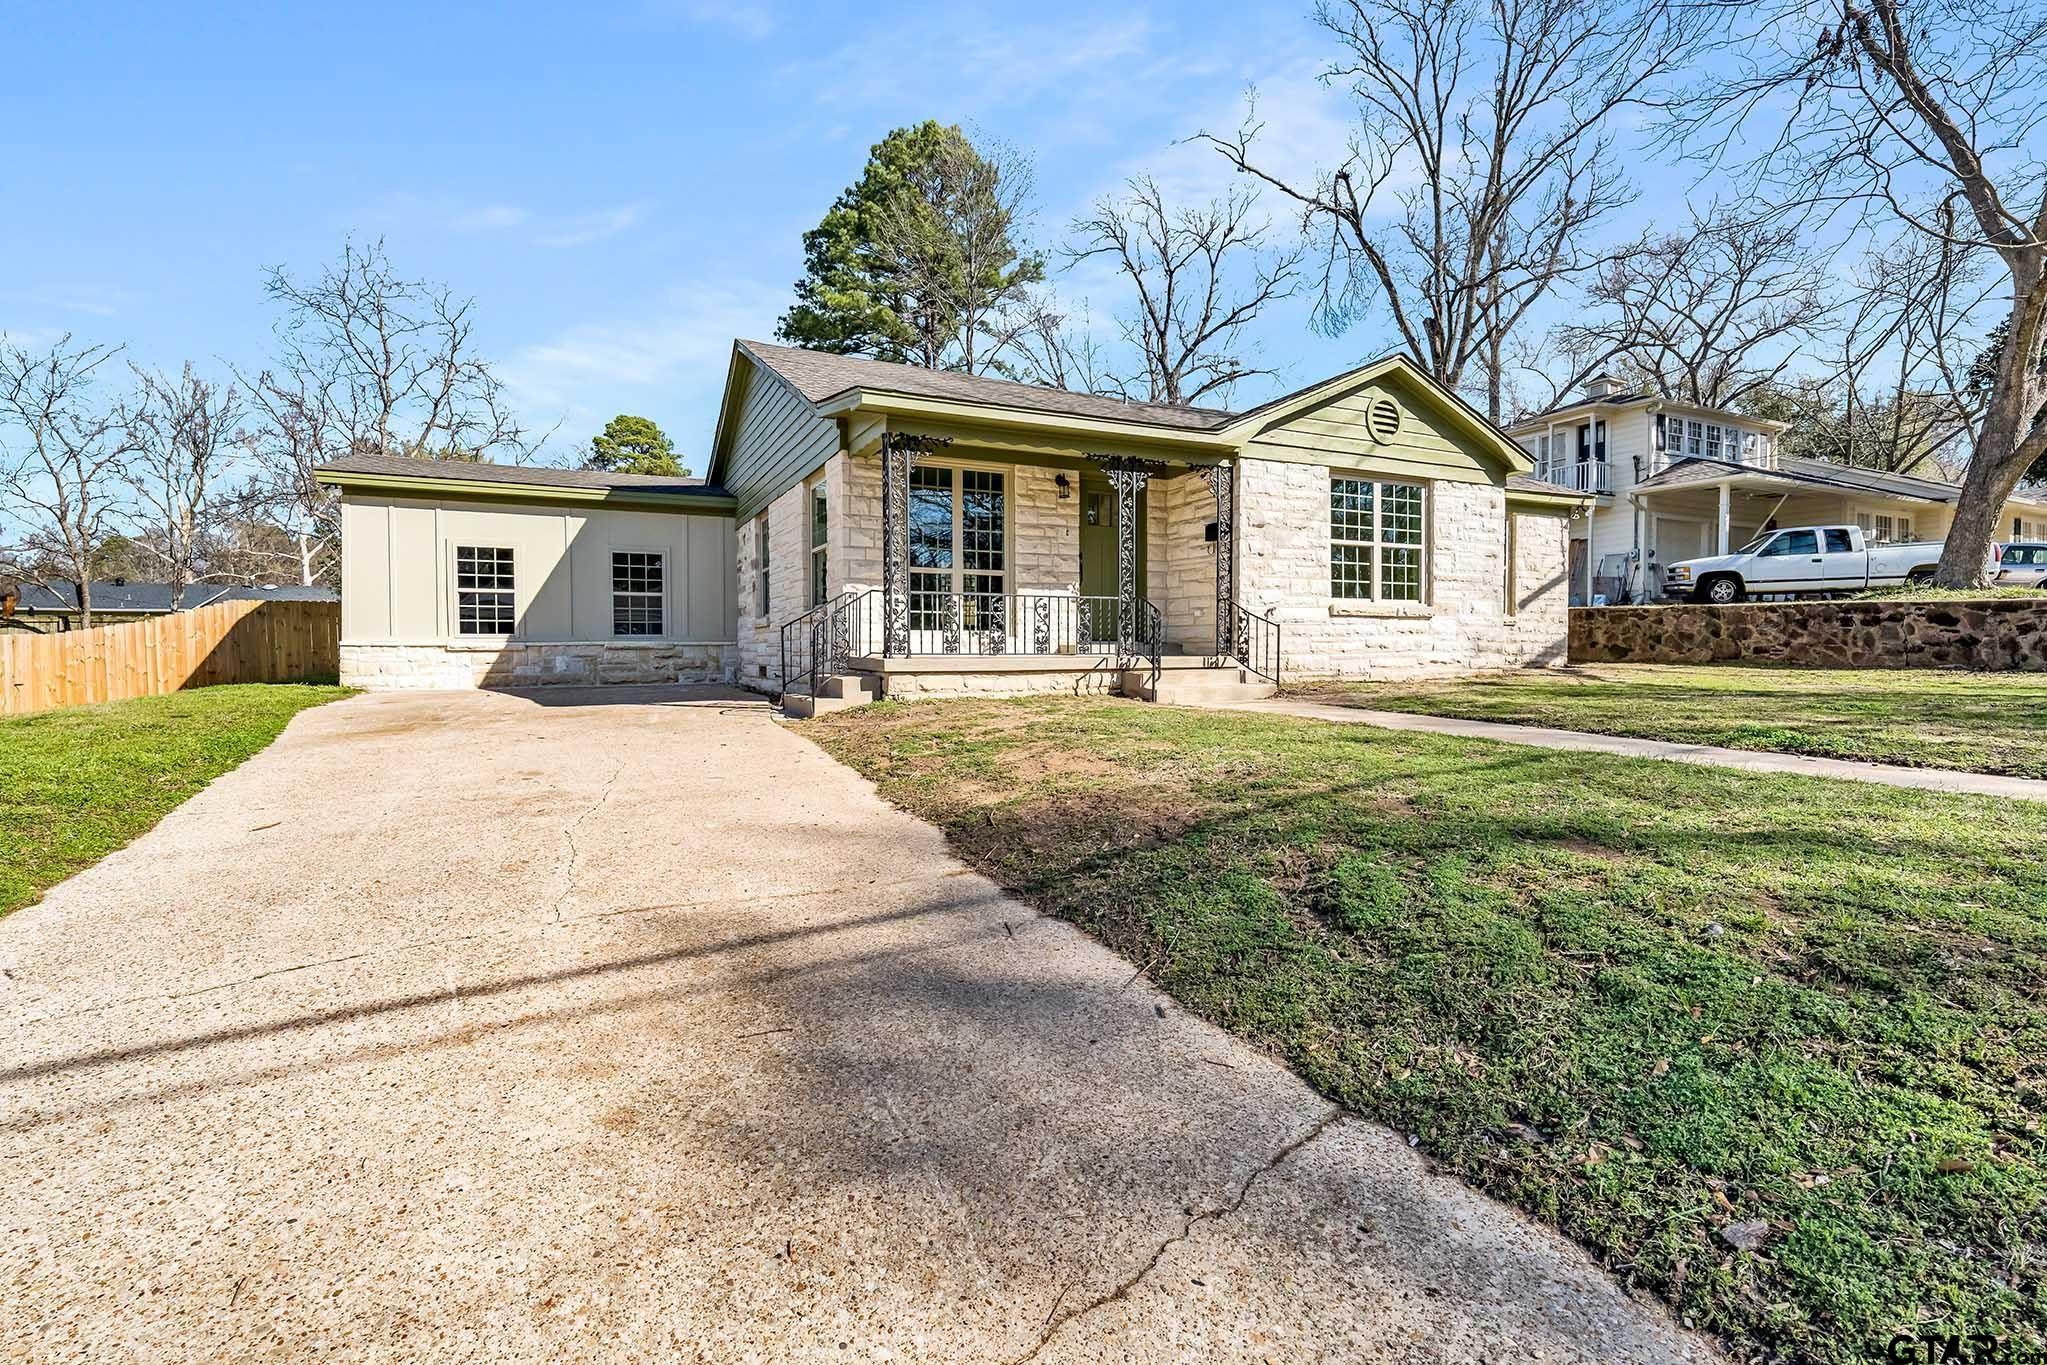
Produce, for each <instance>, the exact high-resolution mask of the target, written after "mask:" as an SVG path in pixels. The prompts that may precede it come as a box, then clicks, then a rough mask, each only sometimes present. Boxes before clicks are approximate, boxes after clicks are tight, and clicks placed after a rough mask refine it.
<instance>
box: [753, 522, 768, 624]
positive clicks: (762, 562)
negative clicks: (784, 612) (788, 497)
mask: <svg viewBox="0 0 2047 1365" xmlns="http://www.w3.org/2000/svg"><path fill="white" fill-rule="evenodd" d="M753 573H754V578H753V614H754V615H755V616H756V617H765V616H766V615H767V614H768V514H767V513H766V512H763V513H761V514H760V515H759V516H757V517H755V518H754V519H753Z"/></svg>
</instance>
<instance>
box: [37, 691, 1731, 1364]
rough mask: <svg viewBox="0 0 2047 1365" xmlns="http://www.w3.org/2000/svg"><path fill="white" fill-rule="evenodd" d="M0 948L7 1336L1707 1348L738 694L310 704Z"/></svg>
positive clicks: (207, 1348)
mask: <svg viewBox="0 0 2047 1365" xmlns="http://www.w3.org/2000/svg"><path fill="white" fill-rule="evenodd" d="M0 967H4V969H5V977H4V981H0V986H4V989H5V998H4V1009H5V1017H6V1021H7V1025H8V1037H9V1041H10V1044H11V1046H10V1047H9V1049H8V1054H7V1056H6V1058H5V1065H4V1067H0V1154H4V1156H5V1159H6V1160H5V1167H4V1173H5V1180H6V1193H7V1198H6V1199H5V1201H4V1202H5V1206H6V1214H5V1217H4V1220H0V1221H4V1227H5V1231H6V1237H5V1242H4V1246H0V1341H4V1342H5V1343H6V1345H7V1348H8V1350H9V1352H10V1353H11V1354H12V1353H18V1354H19V1355H20V1356H21V1357H23V1358H30V1359H86V1358H94V1359H114V1358H121V1359H164V1360H179V1359H191V1360H198V1359H205V1360H226V1359H271V1358H274V1359H303V1358H306V1357H310V1356H315V1355H321V1356H330V1357H334V1358H338V1359H366V1360H367V1359H375V1360H381V1361H390V1360H399V1359H423V1360H435V1361H450V1360H493V1361H495V1360H535V1361H538V1360H559V1359H569V1358H576V1359H581V1358H607V1359H645V1360H675V1359H705V1360H753V1359H761V1360H770V1359H802V1360H813V1359H832V1360H836V1359H848V1360H912V1359H919V1360H946V1361H953V1360H991V1361H997V1360H1000V1361H1020V1360H1025V1359H1031V1358H1036V1359H1042V1360H1047V1361H1052V1360H1071V1361H1082V1360H1087V1361H1093V1360H1180V1359H1193V1358H1202V1359H1246V1360H1264V1359H1283V1360H1295V1359H1364V1360H1378V1359H1399V1360H1403V1361H1415V1360H1423V1361H1431V1360H1442V1361H1470V1360H1480V1359H1485V1360H1498V1359H1508V1358H1511V1359H1514V1360H1586V1361H1617V1360H1629V1361H1663V1360H1706V1359H1710V1358H1711V1352H1710V1350H1709V1349H1708V1348H1707V1347H1706V1346H1704V1345H1703V1344H1702V1343H1700V1342H1699V1341H1698V1340H1697V1339H1695V1338H1692V1337H1689V1336H1687V1335H1685V1334H1683V1333H1681V1332H1680V1331H1678V1330H1677V1329H1676V1328H1674V1327H1673V1326H1672V1325H1671V1324H1670V1322H1669V1321H1668V1319H1667V1318H1666V1317H1665V1316H1664V1315H1663V1314H1661V1313H1660V1312H1658V1311H1657V1310H1655V1309H1654V1308H1652V1307H1648V1306H1644V1305H1641V1304H1637V1303H1635V1302H1633V1301H1631V1300H1629V1299H1628V1298H1627V1297H1626V1296H1624V1295H1623V1294H1621V1293H1620V1292H1619V1291H1618V1290H1617V1289H1616V1288H1615V1287H1614V1286H1613V1284H1612V1283H1611V1282H1610V1281H1609V1280H1608V1279H1607V1278H1606V1277H1605V1276H1604V1275H1603V1274H1602V1273H1601V1272H1600V1271H1599V1270H1598V1269H1597V1268H1596V1267H1595V1266H1594V1265H1593V1264H1592V1263H1591V1262H1590V1261H1589V1259H1588V1258H1586V1257H1585V1256H1584V1255H1583V1254H1582V1253H1580V1252H1578V1251H1577V1250H1576V1249H1574V1248H1572V1247H1571V1246H1569V1245H1567V1244H1565V1243H1564V1242H1562V1241H1561V1240H1560V1239H1558V1238H1556V1237H1554V1236H1552V1235H1550V1234H1549V1233H1547V1232H1545V1231H1543V1230H1541V1229H1539V1228H1536V1227H1534V1226H1532V1225H1530V1224H1528V1223H1526V1222H1525V1221H1523V1220H1521V1219H1519V1218H1518V1217H1516V1216H1514V1215H1513V1214H1511V1213H1509V1212H1508V1211H1506V1210H1504V1209H1502V1208H1501V1207H1499V1206H1498V1205H1495V1204H1492V1203H1490V1202H1488V1201H1487V1200H1484V1199H1482V1198H1479V1197H1477V1196H1475V1195H1473V1194H1472V1193H1470V1192H1469V1191H1468V1190H1466V1189H1465V1188H1464V1187H1463V1186H1461V1185H1460V1184H1458V1183H1457V1182H1455V1181H1453V1180H1450V1179H1447V1178H1443V1177H1439V1176H1435V1175H1431V1174H1430V1173H1429V1172H1428V1171H1427V1169H1426V1167H1425V1165H1424V1163H1423V1162H1422V1161H1421V1160H1420V1159H1418V1158H1417V1157H1416V1156H1415V1155H1414V1154H1413V1153H1412V1152H1411V1151H1409V1150H1408V1148H1407V1146H1406V1145H1405V1143H1404V1142H1403V1141H1402V1140H1401V1139H1400V1138H1399V1137H1398V1136H1397V1135H1394V1134H1391V1133H1389V1132H1387V1131H1385V1130H1383V1129H1381V1128H1379V1127H1377V1126H1375V1125H1372V1124H1369V1123H1365V1122H1361V1121H1359V1120H1356V1119H1350V1118H1342V1117H1338V1116H1337V1115H1336V1114H1335V1112H1334V1111H1333V1110H1332V1109H1331V1107H1330V1106H1329V1105H1328V1104H1327V1103H1325V1102H1323V1101H1322V1100H1320V1099H1319V1098H1317V1097H1316V1096H1315V1095H1314V1094H1312V1093H1311V1092H1309V1091H1308V1090H1307V1089H1306V1088H1305V1087H1303V1086H1302V1085H1301V1084H1300V1083H1299V1082H1298V1081H1296V1080H1295V1079H1294V1078H1293V1077H1292V1076H1291V1075H1290V1074H1289V1073H1288V1072H1286V1071H1285V1070H1284V1069H1282V1068H1281V1067H1279V1066H1277V1065H1275V1064H1273V1063H1272V1062H1270V1061H1269V1060H1267V1059H1266V1058H1264V1057H1263V1056H1261V1055H1259V1054H1256V1053H1254V1052H1252V1051H1250V1050H1248V1049H1246V1048H1244V1047H1242V1046H1240V1045H1238V1044H1237V1043H1235V1042H1233V1041H1232V1040H1231V1039H1230V1038H1229V1037H1228V1036H1227V1035H1225V1034H1223V1033H1220V1032H1218V1031H1217V1030H1215V1029H1213V1028H1210V1027H1208V1026H1206V1025H1204V1024H1201V1023H1199V1022H1197V1021H1195V1020H1193V1019H1191V1018H1188V1017H1187V1016H1185V1015H1183V1014H1181V1013H1180V1012H1179V1011H1178V1010H1177V1009H1174V1008H1173V1007H1172V1006H1171V1004H1170V1003H1169V1002H1168V1001H1167V1000H1166V999H1165V998H1164V997H1163V996H1161V995H1159V994H1157V993H1156V992H1154V991H1152V990H1151V989H1150V988H1149V987H1148V985H1147V984H1146V983H1145V982H1143V981H1141V980H1133V975H1134V971H1133V968H1132V967H1131V965H1130V964H1129V963H1127V962H1125V961H1123V960H1122V959H1120V958H1118V957H1116V956H1115V955H1113V954H1112V953H1110V952H1108V951H1107V950H1106V949H1104V948H1102V947H1100V946H1098V945H1096V944H1095V943H1094V942H1092V941H1091V940H1089V939H1087V938H1086V937H1085V936H1083V935H1081V934H1080V933H1078V932H1077V931H1075V930H1072V929H1070V928H1068V927H1066V926H1065V925H1063V924H1060V923H1058V922H1056V921H1052V920H1046V919H1041V918H1038V917H1037V916H1036V915H1034V914H1033V913H1032V912H1031V911H1030V910H1029V909H1027V908H1026V907H1024V906H1022V905H1020V904H1019V903H1017V902H1015V901H1013V900H1011V899H1009V898H1008V897H1006V896H1004V895H1003V894H1002V893H1001V892H1000V891H998V890H997V889H996V888H995V887H994V886H993V885H991V884H990V883H988V882H986V881H984V880H982V879H981V878H980V877H979V876H977V875H975V874H973V873H971V872H969V871H968V870H967V869H965V868H964V867H963V866H961V865H960V864H959V863H957V862H955V861H954V860H953V859H952V858H951V857H950V856H948V854H947V853H946V850H945V846H944V843H943V840H942V839H941V837H940V836H939V835H938V833H937V832H936V831H934V830H933V829H931V828H930V827H928V826H926V825H923V824H921V823H919V822H917V821H915V820H913V819H910V818H909V817H907V816H905V815H902V814H900V813H898V812H896V811H894V810H892V809H890V808H889V807H887V806H885V805H883V804H882V803H881V801H880V800H879V799H878V798H877V797H876V796H875V795H874V793H873V791H872V790H871V789H870V788H869V787H868V786H867V785H866V784H865V783H864V782H862V781H861V780H860V779H858V778H857V777H855V776H854V775H853V774H852V773H851V772H850V771H848V770H847V769H845V768H842V767H840V766H839V765H837V764H836V763H834V762H832V761H831V760H830V759H828V758H826V757H825V756H824V755H823V754H822V753H821V752H819V751H818V750H817V749H816V748H814V747H813V746H812V745H810V744H809V743H808V742H806V741H804V740H803V739H801V738H799V737H798V736H796V735H795V734H792V733H790V732H789V731H788V730H785V729H783V728H782V727H781V726H780V725H778V724H777V723H776V722H775V721H774V720H773V719H772V718H771V717H770V715H769V713H768V712H767V711H766V710H765V709H764V708H763V707H762V706H761V705H760V704H759V703H758V702H757V701H754V700H747V699H743V698H739V697H736V696H727V695H720V694H713V693H704V692H699V693H694V694H691V693H681V692H667V693H653V692H645V691H632V692H625V691H612V692H607V693H602V694H591V693H579V694H569V693H557V694H553V695H549V696H545V697H538V698H536V697H525V696H511V695H504V694H489V693H480V694H436V695H413V696H400V695H384V696H365V697H359V698H356V699H353V700H350V701H346V702H342V703H339V704H336V705H333V706H328V707H325V708H322V709H319V710H316V711H311V712H308V713H306V714H304V715H301V716H300V717H299V718H298V719H297V720H295V721H293V722H292V725H291V727H290V729H289V730H288V731H287V732H286V733H285V735H284V737H283V738H282V739H281V740H279V742H278V743H277V744H276V745H275V746H274V747H272V748H271V749H270V750H268V751H267V752H265V753H264V754H262V755H260V756H259V757H257V758H256V759H254V760H253V761H251V762H250V763H248V764H247V765H246V766H244V767H243V768H241V769H240V770H239V771H237V772H234V773H232V774H230V775H228V776H227V777H224V778H222V779H221V780H220V781H218V782H216V783H215V784H214V785H213V786H212V787H211V788H210V789H208V790H207V791H205V792H204V793H202V794H201V795H200V796H198V797H197V798H196V799H194V800H193V801H191V802H190V803H188V804H187V805H186V806H184V807H183V808H181V809H180V810H178V811H177V812H176V813H174V814H173V815H172V816H171V817H170V818H169V819H167V820H166V821H165V822H164V823H163V824H162V825H161V826H160V827H159V828H158V829H157V830H156V831H155V832H154V833H152V834H150V835H148V836H147V837H145V838H143V839H142V840H140V841H139V842H137V843H136V844H135V845H133V846H132V847H130V848H129V849H127V850H126V851H125V852H122V853H119V854H116V855H115V856H113V857H111V858H109V859H107V860H106V861H105V862H104V863H102V864H101V865H100V866H98V867H96V868H94V869H92V870H91V871H89V872H87V873H85V874H83V875H81V876H79V877H77V878H75V879H73V880H72V881H70V882H68V883H66V884H65V885H63V886H62V887H59V888H58V889H56V890H55V891H53V892H52V893H51V894H50V895H49V897H48V898H47V899H46V900H45V901H44V902H43V903H41V904H40V905H37V906H33V907H31V908H29V909H27V910H24V911H21V912H19V913H18V914H16V915H14V916H13V917H12V918H10V919H7V920H4V921H0Z"/></svg>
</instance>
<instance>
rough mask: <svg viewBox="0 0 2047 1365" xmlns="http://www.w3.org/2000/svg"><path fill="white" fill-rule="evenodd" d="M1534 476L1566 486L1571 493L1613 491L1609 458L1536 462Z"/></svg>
mask: <svg viewBox="0 0 2047 1365" xmlns="http://www.w3.org/2000/svg"><path fill="white" fill-rule="evenodd" d="M1535 476H1536V477H1537V478H1539V479H1541V480H1542V481H1543V482H1545V483H1553V484H1556V485H1557V486H1558V487H1559V488H1568V489H1570V490H1571V491H1572V492H1573V493H1592V494H1596V495H1599V496H1602V497H1604V496H1609V495H1611V494H1612V493H1613V487H1614V485H1613V463H1612V462H1611V461H1609V460H1566V461H1563V462H1561V463H1556V462H1550V463H1543V464H1538V465H1537V466H1536V469H1535Z"/></svg>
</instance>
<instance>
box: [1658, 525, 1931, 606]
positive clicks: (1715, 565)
mask: <svg viewBox="0 0 2047 1365" xmlns="http://www.w3.org/2000/svg"><path fill="white" fill-rule="evenodd" d="M1939 563H1940V542H1939V541H1937V540H1934V541H1913V542H1911V543H1909V544H1900V545H1877V546H1871V545H1869V544H1867V543H1866V542H1865V541H1864V540H1863V537H1862V528H1861V527H1859V526H1791V527H1787V528H1785V529H1784V530H1781V531H1765V532H1764V533H1763V534H1762V535H1759V536H1757V537H1756V538H1755V539H1754V540H1752V541H1750V542H1749V543H1748V544H1746V545H1744V546H1742V547H1741V548H1740V549H1739V550H1736V551H1735V552H1734V553H1733V554H1725V555H1709V556H1707V557H1706V558H1704V559H1686V560H1682V561H1680V562H1678V563H1676V564H1671V565H1668V566H1667V567H1665V569H1664V571H1663V590H1664V592H1665V593H1666V594H1667V595H1669V596H1671V597H1685V598H1689V599H1691V600H1692V601H1694V602H1739V601H1742V600H1743V599H1744V598H1747V597H1750V596H1754V595H1758V594H1780V593H1781V594H1786V595H1804V594H1807V593H1837V592H1860V591H1862V590H1863V589H1866V588H1888V587H1895V586H1897V585H1898V584H1900V583H1916V582H1924V581H1925V580H1926V579H1929V578H1931V577H1932V576H1933V570H1934V567H1935V566H1936V565H1938V564H1939Z"/></svg>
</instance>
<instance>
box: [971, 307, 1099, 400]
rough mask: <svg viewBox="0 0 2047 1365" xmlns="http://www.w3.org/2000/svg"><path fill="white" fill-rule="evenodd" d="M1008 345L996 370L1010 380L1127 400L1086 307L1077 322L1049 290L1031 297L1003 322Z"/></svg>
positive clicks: (1003, 331) (1082, 309)
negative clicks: (1090, 321)
mask: <svg viewBox="0 0 2047 1365" xmlns="http://www.w3.org/2000/svg"><path fill="white" fill-rule="evenodd" d="M998 325H999V326H1000V327H1001V329H1002V333H1003V335H1004V337H1005V338H1006V341H1007V348H1006V351H1005V353H1004V355H1003V357H1002V358H1001V359H1000V360H998V361H997V362H996V364H995V370H996V372H997V373H999V374H1001V375H1002V376H1004V377H1005V378H1008V379H1015V380H1019V381H1021V382H1023V383H1026V384H1042V385H1045V386H1046V387H1047V388H1054V389H1066V390H1068V391H1070V392H1073V393H1095V394H1104V395H1107V396H1109V397H1112V398H1124V399H1128V398H1129V397H1130V396H1131V395H1130V393H1129V391H1128V390H1127V389H1126V388H1125V387H1124V385H1123V381H1122V380H1121V379H1119V378H1118V377H1117V376H1116V375H1115V374H1114V373H1112V372H1111V369H1110V366H1109V358H1108V355H1107V354H1106V353H1105V352H1104V350H1103V348H1102V345H1101V342H1100V341H1099V340H1098V339H1097V338H1096V337H1095V334H1094V329H1093V327H1092V326H1091V325H1090V323H1089V318H1088V312H1087V305H1086V304H1085V303H1083V304H1082V305H1081V315H1080V317H1079V318H1077V319H1076V318H1074V317H1073V316H1072V315H1071V314H1069V313H1067V312H1065V311H1063V310H1062V309H1061V308H1060V307H1059V303H1058V300H1057V299H1056V298H1054V297H1053V295H1052V294H1051V293H1050V292H1049V291H1037V292H1033V293H1032V294H1030V295H1028V296H1027V297H1026V298H1025V299H1024V300H1023V301H1022V302H1021V303H1020V304H1018V305H1017V306H1015V307H1014V308H1013V309H1011V310H1010V311H1009V312H1008V313H1007V314H1005V315H1004V316H1003V318H1002V319H1001V320H1000V323H999V324H998Z"/></svg>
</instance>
